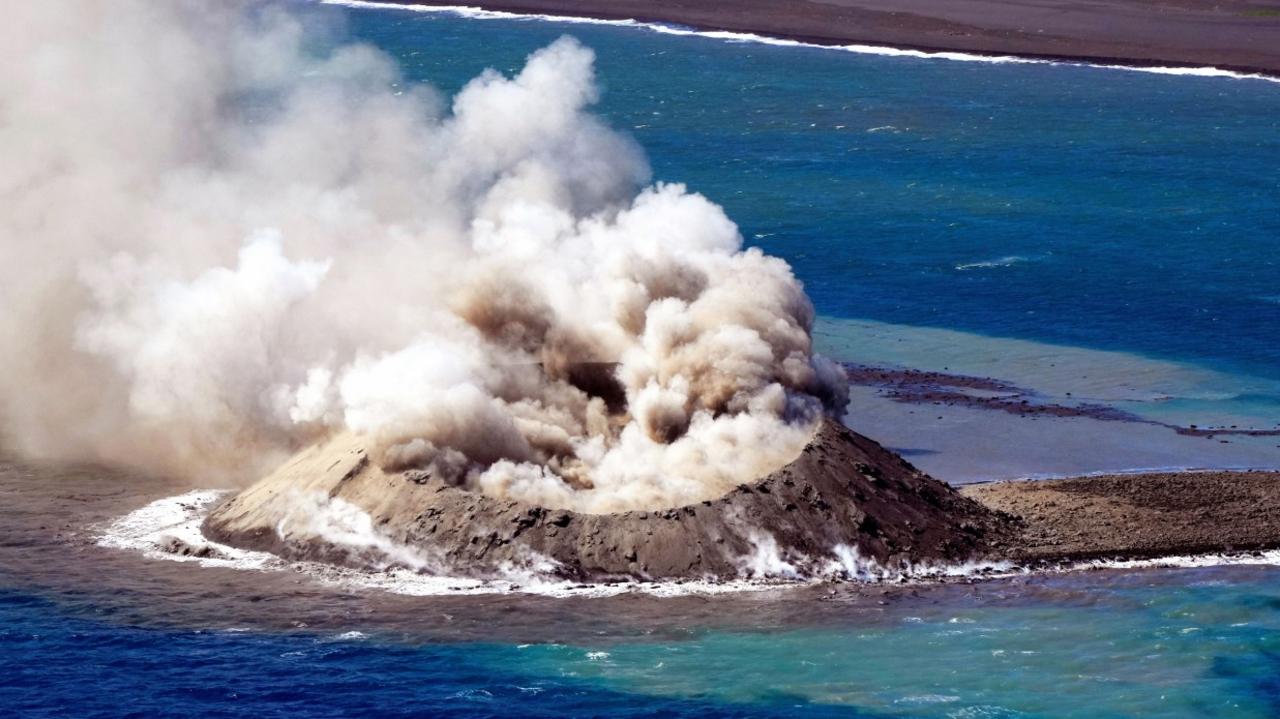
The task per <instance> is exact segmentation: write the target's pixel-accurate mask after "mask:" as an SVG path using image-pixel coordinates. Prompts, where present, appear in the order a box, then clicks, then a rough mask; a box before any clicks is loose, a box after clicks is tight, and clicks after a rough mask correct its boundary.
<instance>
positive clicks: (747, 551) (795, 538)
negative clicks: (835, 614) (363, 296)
mask: <svg viewBox="0 0 1280 719" xmlns="http://www.w3.org/2000/svg"><path fill="white" fill-rule="evenodd" d="M1007 521H1008V520H1007V518H1004V517H1001V516H1000V515H998V514H996V513H994V512H991V511H990V510H987V509H985V508H983V507H982V506H981V505H980V504H978V503H977V502H974V501H971V500H968V499H965V498H963V497H961V496H959V495H958V494H957V493H956V492H955V491H954V490H953V489H951V488H950V487H949V486H947V485H946V484H943V483H942V482H938V481H937V480H934V479H931V478H930V477H928V476H926V475H924V474H923V473H921V472H919V471H918V470H916V469H915V468H914V467H912V466H911V465H910V464H908V463H907V462H906V461H904V460H903V459H902V458H901V457H899V456H897V455H895V454H893V453H892V452H889V451H888V450H886V449H884V448H883V447H880V446H879V445H878V444H876V443H875V442H873V441H871V440H869V439H867V438H866V437H863V436H861V435H858V434H856V433H854V432H852V431H850V430H848V429H847V428H845V427H843V426H841V425H839V424H837V423H835V422H831V421H828V422H825V423H823V425H822V426H821V428H820V429H819V431H818V433H817V434H816V436H814V438H813V439H812V440H811V441H810V442H809V444H808V445H807V446H806V447H805V448H804V451H803V452H802V453H801V455H800V456H799V457H798V458H797V459H796V460H794V461H793V462H791V463H789V464H787V465H786V466H785V467H783V468H781V469H779V470H777V471H775V472H772V473H770V474H768V475H767V476H765V477H762V478H760V479H758V480H757V481H751V482H744V483H742V484H740V485H738V486H737V487H735V488H733V489H732V490H730V491H729V492H728V493H726V494H725V495H723V496H721V497H718V498H716V499H710V500H707V501H703V502H699V503H696V504H690V505H686V506H681V507H674V508H669V509H660V510H647V511H640V510H636V511H627V512H619V513H611V514H584V513H578V512H573V511H569V510H552V509H546V508H543V507H539V506H535V505H531V504H527V503H523V502H519V501H514V500H507V499H498V498H494V497H490V496H486V495H484V494H480V493H477V492H471V491H467V490H466V489H463V488H459V487H455V486H452V485H450V484H448V483H447V482H445V481H443V480H442V479H441V478H439V477H436V476H432V475H431V474H430V473H427V472H423V471H420V470H408V471H403V472H387V471H385V470H383V469H382V468H381V467H379V466H378V464H377V463H375V462H371V461H370V450H369V448H368V446H367V443H365V442H363V441H361V440H360V439H359V438H356V437H350V436H349V437H344V438H337V439H334V440H331V441H329V442H326V443H324V444H321V445H317V446H315V447H312V448H310V449H308V450H306V451H304V452H302V453H301V454H299V455H298V456H296V457H295V458H294V459H292V460H291V461H290V462H288V463H287V464H286V465H285V466H283V467H281V468H280V469H279V470H277V471H276V472H275V473H273V474H272V475H270V476H269V477H267V478H265V479H263V480H262V481H261V482H259V483H258V484H256V485H254V486H253V487H251V488H249V489H248V490H245V491H244V492H242V493H240V494H239V495H237V496H236V497H234V498H233V499H231V500H230V501H228V502H226V503H225V504H223V505H222V506H220V507H218V508H217V509H216V510H214V511H213V513H211V514H210V516H209V517H208V519H207V520H206V521H205V524H204V532H205V534H206V536H208V537H210V538H212V539H214V540H216V541H219V542H224V543H227V544H230V545H234V546H238V547H243V548H246V549H253V550H260V551H268V552H272V553H275V554H278V555H281V556H285V557H288V558H293V559H299V560H318V561H323V562H330V563H336V564H342V565H347V566H356V567H365V568H386V567H388V566H402V567H409V568H415V569H420V570H423V571H430V572H435V573H464V574H471V575H479V576H483V575H485V574H490V575H495V574H500V573H502V572H507V571H510V569H511V568H512V567H538V568H540V569H541V570H543V571H546V572H548V573H550V574H554V575H557V576H561V577H566V578H573V579H580V580H592V581H599V580H607V579H621V578H632V579H636V578H639V579H670V578H704V577H710V578H718V579H730V578H738V577H767V576H772V577H792V578H800V577H806V576H813V575H818V574H828V575H830V574H845V575H848V576H850V577H851V578H859V576H858V575H859V573H860V572H861V571H862V569H865V568H866V567H870V566H876V567H885V568H888V569H889V570H890V571H892V570H893V568H895V567H897V568H899V569H905V568H907V567H911V566H916V565H925V564H946V563H960V562H963V561H966V560H969V559H973V558H976V557H979V556H982V555H984V554H986V553H987V552H989V551H990V550H991V548H992V547H993V546H995V544H996V542H998V541H999V540H1000V539H1001V538H1003V537H1004V536H1006V534H1007V532H1008V524H1007Z"/></svg>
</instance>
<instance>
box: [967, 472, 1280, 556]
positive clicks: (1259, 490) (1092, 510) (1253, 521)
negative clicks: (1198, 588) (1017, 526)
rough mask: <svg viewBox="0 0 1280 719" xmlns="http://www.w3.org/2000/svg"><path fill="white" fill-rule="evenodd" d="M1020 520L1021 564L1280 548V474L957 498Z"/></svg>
mask: <svg viewBox="0 0 1280 719" xmlns="http://www.w3.org/2000/svg"><path fill="white" fill-rule="evenodd" d="M960 492H961V494H963V495H964V496H966V497H969V498H970V499H975V500H977V501H978V502H980V503H981V504H983V505H985V506H986V507H988V508H989V509H993V510H996V511H1001V512H1007V513H1008V514H1012V515H1014V516H1015V517H1017V518H1018V519H1019V521H1020V522H1021V525H1022V529H1021V531H1020V533H1019V534H1018V538H1017V539H1016V540H1015V542H1014V545H1013V548H1012V551H1011V552H1010V555H1012V556H1014V557H1016V558H1018V559H1020V560H1023V561H1031V562H1035V561H1039V560H1049V561H1061V560H1073V559H1089V558H1095V557H1108V558H1124V559H1144V558H1149V557H1160V556H1169V555H1178V554H1201V553H1217V552H1242V551H1253V550H1261V549H1270V548H1274V547H1277V546H1280V473H1277V472H1172V473H1169V472H1166V473H1152V474H1132V475H1123V474H1121V475H1109V476H1099V477H1077V478H1073V479H1058V480H1033V481H1018V482H991V483H988V484H974V485H969V486H967V487H964V488H962V489H961V490H960Z"/></svg>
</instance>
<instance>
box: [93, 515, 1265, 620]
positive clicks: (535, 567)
mask: <svg viewBox="0 0 1280 719" xmlns="http://www.w3.org/2000/svg"><path fill="white" fill-rule="evenodd" d="M225 494H226V493H225V492H221V491H217V490H197V491H193V492H187V493H186V494H180V495H177V496H174V497H166V498H164V499H159V500H156V501H154V502H151V503H150V504H148V505H146V506H145V507H142V508H141V509H138V510H135V511H133V512H130V513H129V514H127V515H125V516H123V517H121V518H119V519H117V520H115V521H113V522H110V523H109V524H107V525H105V526H104V527H102V528H101V531H100V533H99V535H98V540H97V544H98V546H101V547H107V548H112V549H122V550H129V551H135V552H139V553H141V554H142V555H143V556H145V557H147V558H149V559H159V560H169V561H178V562H191V563H195V564H198V565H200V566H202V567H222V568H230V569H239V570H247V571H291V572H296V573H299V574H302V575H305V576H308V577H310V578H311V579H313V580H314V581H317V582H319V583H321V584H324V585H328V586H334V587H341V588H345V589H353V590H377V591H385V592H389V593H392V594H402V595H408V596H423V597H425V596H460V595H477V594H534V595H540V596H546V597H554V598H567V597H611V596H616V595H619V594H627V593H636V594H647V595H651V596H655V597H681V596H691V595H720V594H736V593H743V592H760V591H768V590H778V589H795V588H801V587H811V586H815V585H819V584H823V583H831V582H837V583H843V582H849V583H857V584H885V583H893V584H926V583H936V582H945V581H950V580H958V579H1002V578H1009V577H1014V576H1021V575H1026V574H1031V573H1038V574H1065V573H1069V572H1080V571H1089V570H1135V569H1161V568H1168V569H1189V568H1200V567H1216V566H1232V565H1280V549H1274V550H1268V551H1262V552H1239V553H1218V554H1199V555H1177V556H1169V557H1158V558H1151V559H1097V560H1086V561H1079V562H1064V563H1061V564H1055V565H1046V566H1040V567H1035V568H1034V569H1032V568H1028V567H1025V566H1020V565H1016V564H1014V563H1012V562H1007V561H974V562H963V563H956V564H942V563H939V564H934V563H919V564H901V565H898V566H886V565H884V564H881V563H879V562H877V561H876V560H875V559H873V558H870V557H864V556H862V555H861V554H860V553H859V551H858V549H857V547H851V546H847V545H837V546H835V547H833V548H832V555H833V556H834V558H823V559H818V558H814V557H806V556H797V555H794V554H790V553H787V552H785V551H783V550H782V549H780V547H779V546H778V543H777V540H776V539H775V538H774V537H772V536H771V535H769V534H767V533H757V534H755V535H753V548H752V551H751V552H749V553H748V554H747V555H745V556H743V557H742V558H741V559H740V561H739V565H740V568H741V573H742V578H740V579H735V580H716V579H710V578H707V579H695V580H669V581H658V582H646V581H623V582H609V583H597V584H583V583H580V582H572V581H566V580H564V579H561V578H559V577H556V576H555V575H554V574H552V571H553V570H554V568H555V567H554V562H553V561H552V560H550V559H545V558H544V561H542V562H538V561H535V560H536V558H531V561H529V562H525V563H523V564H522V565H521V566H518V567H517V566H508V567H504V568H503V570H502V571H500V572H499V575H498V576H496V577H490V578H474V577H460V576H453V575H448V574H443V573H431V572H430V571H426V570H424V569H411V568H407V567H399V566H398V567H393V568H389V569H384V570H381V571H367V570H358V569H350V568H345V567H336V566H333V565H328V564H321V563H318V562H294V561H288V560H285V559H282V558H280V557H277V556H275V555H272V554H268V553H265V552H254V551H248V550H243V549H237V548H235V547H231V546H228V545H225V544H220V543H218V542H213V541H210V540H209V539H207V538H205V536H204V535H203V534H202V533H201V531H200V525H201V523H202V522H203V521H204V517H205V516H206V515H207V514H208V513H209V511H210V510H211V509H212V508H213V507H214V506H216V505H217V503H218V501H219V500H220V499H221V498H222V497H223V496H224V495H225ZM354 511H356V512H358V511H359V510H358V509H356V510H354ZM348 519H349V518H348ZM353 524H354V525H360V522H359V520H355V521H354V523H353ZM333 536H334V537H338V538H339V539H340V538H341V535H340V534H335V535H333ZM354 541H356V542H357V543H358V545H359V546H361V547H364V546H368V542H369V541H370V540H369V539H368V538H367V537H364V536H361V537H359V538H358V539H356V540H354ZM385 541H388V540H385V538H382V539H380V540H378V544H379V546H380V547H381V546H382V542H385ZM403 551H417V550H409V549H408V548H404V547H400V548H391V550H390V554H391V555H392V556H399V555H400V554H401V553H402V552H403ZM339 638H344V639H356V638H359V637H355V636H354V635H352V636H345V635H344V636H342V637H339Z"/></svg>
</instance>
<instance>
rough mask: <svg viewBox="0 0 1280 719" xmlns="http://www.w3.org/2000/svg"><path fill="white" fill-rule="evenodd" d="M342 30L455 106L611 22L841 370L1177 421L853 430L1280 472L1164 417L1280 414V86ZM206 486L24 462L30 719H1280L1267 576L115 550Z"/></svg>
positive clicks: (5, 673) (1080, 461)
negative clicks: (623, 571)
mask: <svg viewBox="0 0 1280 719" xmlns="http://www.w3.org/2000/svg"><path fill="white" fill-rule="evenodd" d="M327 12H329V13H331V14H332V15H333V18H336V19H337V20H339V21H340V22H339V24H341V25H345V31H344V32H346V33H349V34H350V35H354V36H356V37H358V38H362V39H364V40H366V41H368V42H370V43H372V44H375V45H377V46H378V47H381V48H383V49H384V50H386V51H388V52H390V53H392V54H393V55H395V56H396V57H398V58H399V59H400V61H401V62H402V64H403V66H404V69H405V72H406V75H407V77H408V78H409V79H410V80H412V81H424V82H425V81H429V82H431V83H432V84H434V85H436V86H437V87H439V88H441V90H442V91H444V92H454V91H456V90H457V89H458V88H459V87H461V85H462V84H463V83H465V82H466V81H467V80H468V79H470V78H471V77H473V76H475V75H476V74H477V73H478V72H480V71H481V70H483V69H484V68H486V67H494V68H496V69H498V70H500V71H504V72H507V71H511V70H513V69H516V68H518V67H519V66H520V65H521V64H522V62H523V59H524V57H525V56H526V55H527V54H528V53H529V52H531V51H533V50H534V49H536V48H538V47H541V46H543V45H545V44H546V43H548V42H550V41H551V40H553V39H555V38H556V37H558V36H560V35H562V34H565V33H570V34H573V35H575V36H577V37H578V38H579V39H580V40H582V41H583V42H584V43H585V44H587V45H589V46H591V47H593V48H594V49H595V50H596V52H597V54H598V58H599V61H598V70H599V74H600V77H601V80H602V84H603V86H604V89H605V92H604V95H603V98H602V102H601V104H600V108H599V109H600V112H601V114H602V115H603V116H604V117H605V118H606V120H607V121H608V122H610V123H611V124H613V125H614V126H616V127H619V128H624V129H627V130H628V131H630V132H631V133H632V134H633V135H634V136H635V137H636V139H637V140H638V141H639V142H640V143H641V144H642V145H643V146H644V147H645V149H646V151H647V152H648V153H649V156H650V158H651V161H652V164H653V168H654V175H655V177H656V178H657V179H660V180H664V181H680V182H685V183H687V184H688V185H689V186H690V187H692V188H694V189H696V190H697V191H699V192H702V193H704V194H706V195H707V196H708V197H710V198H711V199H713V200H715V201H716V202H718V203H720V204H722V205H723V206H724V207H725V208H726V209H727V211H728V213H729V215H730V216H731V217H732V218H734V219H735V220H736V221H737V222H738V223H739V224H740V226H741V228H742V232H743V234H744V237H745V238H746V240H747V241H748V242H749V243H750V244H753V245H757V246H760V247H763V248H764V249H766V250H768V251H769V252H771V253H774V254H777V255H780V256H782V257H784V258H786V259H787V260H788V261H789V262H791V264H792V266H793V267H794V268H795V271H796V273H797V274H798V275H799V277H800V278H801V279H803V280H804V282H805V284H806V287H807V289H808V291H809V293H810V295H811V296H812V298H813V300H814V303H815V305H816V307H817V310H818V312H819V314H820V315H821V318H822V319H821V320H820V321H819V324H818V327H817V338H818V342H819V344H820V346H821V347H822V348H823V349H824V351H826V352H828V353H829V354H831V355H832V356H834V357H836V358H837V359H840V360H842V361H846V362H850V363H856V364H873V365H877V366H889V367H897V368H916V369H926V370H931V371H938V372H947V373H954V374H960V375H972V376H981V377H996V378H999V379H1001V380H1002V381H1005V382H1008V383H1011V384H1015V385H1017V386H1019V387H1022V388H1026V390H1027V391H1028V392H1030V393H1033V395H1034V397H1036V398H1037V401H1043V402H1046V403H1052V404H1061V405H1064V406H1067V405H1071V404H1072V403H1084V402H1088V403H1092V404H1101V405H1105V406H1107V407H1112V408H1116V409H1121V410H1123V411H1125V412H1127V413H1130V414H1132V415H1134V416H1135V417H1138V418H1139V419H1141V420H1143V421H1104V420H1100V419H1096V418H1090V417H1085V416H1081V417H1067V418H1057V419H1044V418H1042V419H1032V418H1028V417H1024V416H1021V415H1018V414H1014V413H1009V412H1004V411H993V410H990V409H981V408H975V407H971V406H965V405H955V406H952V405H945V404H944V405H933V404H909V403H902V402H895V401H893V400H892V399H891V398H888V397H886V396H885V394H884V393H883V392H882V391H881V390H880V389H879V388H876V387H865V386H864V387H856V388H855V392H854V403H853V406H852V408H851V411H850V415H849V417H848V418H847V421H848V422H849V423H850V424H851V425H852V426H854V427H856V428H857V429H859V430H860V431H863V432H865V433H867V434H870V435H872V436H873V437H876V438H877V439H880V440H881V441H884V442H886V443H887V444H889V445H890V446H894V447H895V448H897V449H899V450H902V451H904V452H905V453H906V454H907V455H908V456H909V458H910V459H911V460H912V461H913V462H916V463H917V464H920V465H921V466H922V467H924V468H925V469H927V470H929V471H931V472H934V473H936V474H938V475H939V476H941V477H943V478H946V479H950V480H951V481H956V482H962V481H971V480H977V479H990V478H994V477H1001V476H1027V475H1034V474H1073V473H1079V472H1088V471H1102V470H1134V469H1141V468H1144V467H1156V466H1179V467H1196V466H1219V467H1229V466H1248V467H1264V466H1265V467H1280V446H1277V445H1280V438H1277V437H1275V436H1267V435H1260V436H1242V435H1235V434H1224V435H1220V436H1216V437H1203V436H1192V435H1185V434H1178V433H1177V432H1174V431H1172V430H1171V429H1169V428H1168V427H1166V426H1163V425H1160V424H1152V423H1151V422H1161V423H1165V424H1169V425H1176V426H1189V425H1191V424H1196V425H1198V426H1200V427H1206V426H1214V427H1224V428H1231V427H1232V425H1235V426H1236V428H1237V429H1239V428H1251V429H1258V430H1268V429H1274V428H1276V427H1278V426H1280V341H1278V340H1280V259H1278V258H1277V248H1278V246H1280V84H1276V83H1272V82H1267V81H1263V80H1250V79H1231V78H1224V77H1198V76H1194V75H1190V76H1188V75H1162V74H1150V73H1139V72H1130V71H1125V70H1115V69H1100V68H1089V67H1078V66H1052V65H1044V64H1022V63H988V62H961V61H952V60H937V59H917V58H909V57H889V56H879V55H875V54H867V53H852V52H844V51H839V50H823V49H814V48H804V47H787V46H777V45H768V44H759V43H745V42H740V41H728V40H724V39H716V38H708V37H699V36H696V35H675V34H669V33H659V32H653V31H650V30H645V29H642V28H633V27H619V26H610V25H597V24H575V23H564V22H546V21H522V20H513V19H483V20H480V19H468V18H465V17H459V16H457V15H450V14H440V13H423V12H413V11H403V10H369V9H347V8H329V9H327ZM1146 420H1150V422H1147V421H1146ZM175 493H176V490H175V489H174V488H173V487H171V486H166V485H165V483H164V482H162V481H160V480H158V479H155V478H146V477H137V476H132V475H129V474H125V473H118V472H116V473H109V472H105V471H104V470H100V469H93V468H65V467H62V468H59V467H27V466H22V465H10V464H2V463H0V507H3V512H0V714H3V715H5V716H17V717H67V716H74V717H124V716H131V717H168V716H209V717H241V716H243V717H273V716H279V717H348V716H370V717H375V716H405V717H409V716H414V717H417V716H422V717H428V716H443V715H447V716H461V717H471V716H474V717H490V716H504V717H505V716H530V717H575V718H578V717H591V716H623V717H658V716H689V717H695V716H696V717H702V716H707V717H761V716H786V717H792V716H794V717H956V718H969V717H973V718H977V717H1089V718H1095V717H1133V716H1141V717H1196V716H1203V717H1259V718H1263V717H1275V716H1278V715H1280V567H1276V566H1270V565H1267V564H1256V565H1239V566H1205V567H1181V568H1163V569H1154V568H1143V569H1131V570H1123V571H1122V570H1097V571H1082V572H1074V573H1068V574H1059V575H1050V576H1014V577H1010V578H1003V579H995V580H987V581H976V582H968V581H962V582H955V583H948V584H942V585H922V586H916V587H878V586H874V587H857V586H850V585H824V584H819V585H810V586H803V587H793V588H785V587H781V588H780V587H774V588H763V589H762V588H756V590H755V591H749V592H742V593H733V594H706V593H701V592H699V591H696V588H688V589H687V590H681V591H676V592H671V593H670V594H673V595H674V596H659V595H654V594H621V595H616V596H604V594H602V593H599V592H596V593H593V592H590V591H587V592H583V593H579V594H574V593H572V592H570V593H568V595H567V596H566V595H563V594H554V593H553V594H545V593H544V594H533V595H529V594H521V593H504V592H501V591H496V590H495V591H486V592H481V593H465V592H455V593H450V592H448V591H444V592H442V593H436V594H437V596H420V594H421V593H415V592H413V591H385V588H386V587H384V588H382V589H379V588H371V582H370V581H364V580H361V579H360V578H353V577H350V576H324V575H321V574H317V573H314V572H311V571H309V570H308V569H307V568H305V567H296V566H282V567H272V568H267V569H263V568H261V567H259V568H253V567H249V568H245V566H246V565H244V564H243V563H242V564H241V565H235V563H228V564H226V565H217V564H216V563H214V564H210V563H207V562H206V563H201V562H197V561H185V562H183V561H165V560H162V559H157V558H154V557H152V556H148V555H147V554H146V553H144V552H140V551H137V550H136V548H129V546H128V543H127V542H125V543H124V544H122V543H121V542H120V541H114V543H113V542H112V541H104V540H103V539H102V537H103V535H104V534H105V535H110V534H111V532H112V531H113V530H112V528H113V527H117V526H118V525H117V523H116V522H117V520H118V518H119V517H121V516H123V515H126V514H129V513H131V512H135V511H136V510H138V509H139V508H140V507H144V506H146V505H148V503H149V502H152V501H154V500H159V499H162V498H164V497H166V496H169V495H173V494H175ZM181 519H182V517H175V518H173V519H172V520H165V519H163V517H161V518H160V519H157V520H156V521H157V522H159V524H158V525H157V526H154V527H150V529H151V530H156V531H163V530H166V527H167V526H168V525H166V524H165V522H166V521H172V522H174V523H177V522H179V521H180V520H181ZM175 526H176V525H175ZM116 539H117V540H118V539H119V537H117V538H116ZM122 547H123V548H122ZM233 565H234V566H233ZM392 589H394V587H392Z"/></svg>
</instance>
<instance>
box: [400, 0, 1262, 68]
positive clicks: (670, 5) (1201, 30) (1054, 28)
mask: <svg viewBox="0 0 1280 719" xmlns="http://www.w3.org/2000/svg"><path fill="white" fill-rule="evenodd" d="M389 4H399V5H434V6H442V7H450V6H452V7H457V6H460V5H466V6H473V7H479V8H483V9H485V10H493V11H500V12H511V13H519V14H539V15H559V16H577V17H591V18H600V19H610V20H626V19H633V20H637V21H641V22H654V23H671V24H678V25H682V26H687V27H692V28H695V29H698V30H707V31H728V32H736V33H754V34H759V35H765V36H769V37H778V38H787V39H793V40H799V41H803V42H809V43H815V44H821V45H851V44H863V45H878V46H887V47H894V48H903V49H912V50H923V51H930V52H946V51H951V52H964V53H976V54H983V55H1018V56H1024V57H1035V58H1044V59H1058V60H1076V61H1085V62H1090V63H1101V64H1126V65H1141V66H1175V67H1177V66H1181V67H1205V66H1210V67H1217V68H1222V69H1229V70H1235V71H1239V72H1257V73H1266V74H1271V75H1275V74H1280V3H1277V2H1275V1H1274V0H1252V1H1251V0H1224V1H1223V2H1214V1H1211V0H1157V1H1155V2H1145V1H1143V0H1098V1H1095V2H1088V3H1074V2H1066V0H955V1H952V2H938V1H937V0H821V1H817V0H798V1H796V2H789V3H778V2H771V1H770V0H737V1H736V2H725V1H724V0H698V1H695V2H688V1H682V0H613V1H610V2H602V1H601V0H498V1H497V2H489V1H488V0H478V1H477V2H466V3H458V2H450V1H449V0H442V1H437V0H427V1H418V2H414V1H413V0H409V1H408V2H398V3H389Z"/></svg>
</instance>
